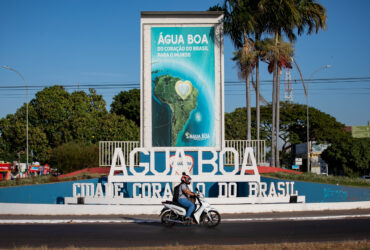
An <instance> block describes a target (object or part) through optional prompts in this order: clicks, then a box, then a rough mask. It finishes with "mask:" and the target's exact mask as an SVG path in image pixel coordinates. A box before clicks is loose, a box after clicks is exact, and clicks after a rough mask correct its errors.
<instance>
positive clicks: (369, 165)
mask: <svg viewBox="0 0 370 250" xmlns="http://www.w3.org/2000/svg"><path fill="white" fill-rule="evenodd" d="M369 148H370V139H369V138H361V139H359V138H352V137H351V135H349V134H347V136H343V137H342V138H341V139H340V140H336V142H335V143H332V144H331V146H329V147H328V148H327V149H326V150H325V151H324V152H323V153H322V155H321V156H322V158H323V159H324V161H325V162H326V163H328V166H329V169H330V170H331V172H333V173H334V174H336V175H338V174H339V175H341V174H344V175H347V176H351V177H358V176H361V175H368V174H369V173H370V150H369Z"/></svg>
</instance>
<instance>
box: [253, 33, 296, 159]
mask: <svg viewBox="0 0 370 250" xmlns="http://www.w3.org/2000/svg"><path fill="white" fill-rule="evenodd" d="M262 44H263V46H262V49H261V51H260V55H261V59H262V61H264V62H267V63H268V72H269V73H273V78H274V83H275V84H273V97H275V99H273V103H272V106H273V108H275V112H272V136H271V141H272V142H271V154H272V155H271V158H272V159H273V162H274V160H275V155H276V154H275V153H276V152H278V146H279V142H278V140H279V132H280V130H279V126H277V124H276V122H277V121H279V120H280V117H279V112H280V100H279V98H278V96H279V95H280V94H279V90H280V77H279V75H280V72H281V69H282V68H292V64H291V58H292V57H293V54H294V48H293V45H292V43H287V42H284V41H283V40H282V39H280V41H278V42H277V43H276V41H275V40H272V39H268V38H267V39H265V40H264V41H263V43H262ZM275 135H276V138H275ZM275 139H276V140H275ZM275 144H276V145H275ZM277 159H278V158H277ZM276 163H277V165H276V166H279V165H278V162H276ZM273 165H275V164H273Z"/></svg>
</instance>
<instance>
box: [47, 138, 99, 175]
mask: <svg viewBox="0 0 370 250" xmlns="http://www.w3.org/2000/svg"><path fill="white" fill-rule="evenodd" d="M98 151H99V148H98V146H97V145H95V144H88V145H86V144H78V143H75V142H69V143H65V144H62V145H61V146H59V147H57V148H55V149H53V150H52V152H51V157H50V163H51V166H52V167H56V168H58V170H59V171H61V172H62V173H69V172H73V171H76V170H80V169H84V168H88V167H95V166H97V165H98Z"/></svg>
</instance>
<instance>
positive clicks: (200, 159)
mask: <svg viewBox="0 0 370 250" xmlns="http://www.w3.org/2000/svg"><path fill="white" fill-rule="evenodd" d="M203 152H206V151H203V150H199V151H198V162H199V165H198V175H204V176H214V175H215V174H216V172H217V164H216V160H217V153H216V151H214V150H210V151H208V152H211V153H212V158H211V159H209V160H203ZM203 165H211V166H212V167H213V169H212V171H211V172H203Z"/></svg>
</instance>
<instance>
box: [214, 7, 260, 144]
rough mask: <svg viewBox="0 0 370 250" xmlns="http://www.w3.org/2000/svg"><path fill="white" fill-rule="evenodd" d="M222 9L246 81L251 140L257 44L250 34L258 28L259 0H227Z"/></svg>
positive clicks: (248, 131)
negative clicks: (252, 76)
mask: <svg viewBox="0 0 370 250" xmlns="http://www.w3.org/2000/svg"><path fill="white" fill-rule="evenodd" d="M213 9H214V8H213ZM222 10H223V11H224V29H225V33H226V34H228V35H229V36H230V38H231V40H232V41H233V43H234V46H235V48H237V51H236V52H235V54H234V55H235V56H234V58H233V60H236V61H237V64H238V67H239V72H240V76H242V77H243V79H245V81H246V106H247V123H248V124H247V140H251V139H252V138H251V124H252V123H251V103H250V78H249V76H250V74H251V73H252V70H253V67H254V66H255V53H254V52H253V51H254V47H255V46H254V42H253V41H252V40H251V39H250V35H251V34H253V33H254V32H255V30H256V29H257V24H258V22H257V20H256V13H258V0H225V2H224V4H223V6H222ZM257 88H259V87H257Z"/></svg>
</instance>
